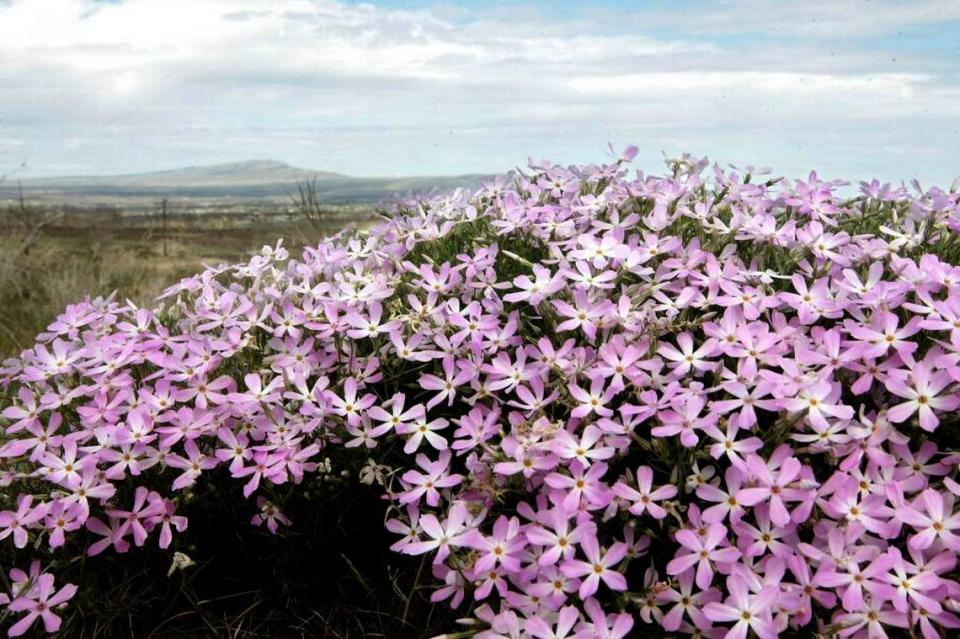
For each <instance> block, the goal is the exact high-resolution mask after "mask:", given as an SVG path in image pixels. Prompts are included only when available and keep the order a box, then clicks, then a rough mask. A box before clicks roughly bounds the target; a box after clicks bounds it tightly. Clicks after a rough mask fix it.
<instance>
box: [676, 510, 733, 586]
mask: <svg viewBox="0 0 960 639" xmlns="http://www.w3.org/2000/svg"><path fill="white" fill-rule="evenodd" d="M676 540H677V543H679V544H680V545H681V546H682V547H683V548H684V549H686V550H687V551H688V552H687V553H686V554H678V555H677V556H676V557H675V558H673V559H672V560H670V563H668V564H667V573H668V574H671V575H679V574H681V573H683V572H686V571H687V570H690V569H691V568H693V567H694V566H696V567H697V586H698V587H700V588H701V589H706V588H709V587H710V582H711V581H713V571H714V565H715V564H730V563H733V562H735V561H736V560H737V559H739V558H740V551H739V550H737V549H736V548H734V547H732V546H725V547H721V546H720V544H721V543H724V542H726V540H727V528H726V526H724V525H723V524H710V525H709V526H708V527H707V530H706V534H704V535H703V536H701V535H698V534H697V533H696V532H695V531H693V530H690V529H688V528H684V529H681V530H678V531H677V533H676Z"/></svg>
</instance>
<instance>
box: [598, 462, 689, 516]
mask: <svg viewBox="0 0 960 639" xmlns="http://www.w3.org/2000/svg"><path fill="white" fill-rule="evenodd" d="M651 488H653V470H652V469H651V468H650V467H649V466H641V467H639V468H637V488H636V489H634V488H632V487H630V486H628V485H627V484H625V483H623V482H622V481H618V482H617V483H616V484H614V486H613V493H614V494H615V495H616V496H617V497H619V498H620V499H623V500H624V501H627V502H631V503H630V508H629V510H630V513H631V514H633V515H636V516H638V517H639V516H640V515H642V514H643V513H644V512H648V513H650V516H651V517H653V518H654V519H663V518H664V517H666V516H667V511H666V510H664V509H663V507H662V506H660V505H659V504H657V503H656V502H658V501H662V500H664V499H670V498H671V497H675V496H676V494H677V487H676V486H673V485H670V484H668V485H666V486H661V487H660V488H657V489H656V490H651Z"/></svg>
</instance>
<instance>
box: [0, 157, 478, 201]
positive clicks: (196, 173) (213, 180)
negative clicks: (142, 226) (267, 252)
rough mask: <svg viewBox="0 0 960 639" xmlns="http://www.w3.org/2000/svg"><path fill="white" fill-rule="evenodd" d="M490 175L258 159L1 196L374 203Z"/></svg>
mask: <svg viewBox="0 0 960 639" xmlns="http://www.w3.org/2000/svg"><path fill="white" fill-rule="evenodd" d="M486 177H488V176H486V175H480V174H467V175H457V176H410V177H379V178H365V177H353V176H349V175H343V174H340V173H334V172H331V171H317V170H313V169H304V168H300V167H296V166H293V165H290V164H288V163H286V162H282V161H279V160H273V159H252V160H242V161H239V162H226V163H220V164H207V165H192V166H185V167H179V168H174V169H164V170H159V171H148V172H141V173H124V174H117V175H64V176H55V177H40V178H25V179H20V180H17V179H15V178H8V179H7V180H6V182H5V183H4V182H0V196H8V197H9V196H11V195H14V194H16V193H19V192H21V191H22V192H23V193H25V194H33V195H44V196H55V197H58V198H67V197H69V196H72V195H73V196H84V197H90V196H121V197H138V196H140V197H157V196H170V197H187V198H191V197H193V198H204V197H236V198H272V197H278V196H284V195H289V194H290V193H291V192H292V193H296V192H297V186H298V185H299V184H302V183H304V182H309V183H312V184H313V185H314V187H315V193H316V195H317V197H318V198H320V199H323V200H325V201H330V202H337V201H371V200H377V199H380V198H382V197H383V196H385V195H388V194H390V193H396V192H405V191H426V190H430V189H432V188H435V187H436V188H440V189H452V188H455V187H458V186H462V187H466V188H477V187H479V186H480V183H481V182H482V181H483V180H484V179H485V178H486Z"/></svg>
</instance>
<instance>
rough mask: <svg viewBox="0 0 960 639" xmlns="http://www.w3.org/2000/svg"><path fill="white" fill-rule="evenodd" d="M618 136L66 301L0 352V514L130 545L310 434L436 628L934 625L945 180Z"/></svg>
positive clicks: (769, 631) (947, 274)
mask: <svg viewBox="0 0 960 639" xmlns="http://www.w3.org/2000/svg"><path fill="white" fill-rule="evenodd" d="M635 153H636V149H634V148H632V147H631V148H629V149H627V150H626V151H625V152H624V153H623V154H622V155H621V156H620V157H618V158H616V159H613V160H611V161H610V162H609V163H608V164H605V165H600V166H581V167H569V168H565V167H561V166H557V165H553V164H550V163H545V162H544V163H534V162H531V167H530V170H529V171H528V172H526V173H521V172H518V173H516V174H513V175H511V176H505V177H501V178H498V179H496V180H495V181H493V182H491V183H490V184H488V185H486V186H485V187H484V188H483V189H482V190H481V191H479V192H478V193H475V194H467V193H462V192H458V193H455V194H453V195H452V196H447V197H437V198H432V199H425V200H409V201H402V202H400V203H398V204H397V206H396V208H395V210H393V211H392V214H391V215H390V216H388V219H386V220H385V221H384V222H383V223H381V224H379V225H378V226H376V227H375V228H372V229H369V230H365V231H351V232H344V233H341V234H340V235H338V236H336V237H333V238H331V239H329V240H326V241H324V242H323V243H322V244H320V245H319V246H316V247H312V248H308V249H306V250H305V251H304V253H303V256H302V258H301V259H300V260H293V259H290V258H289V256H288V254H287V251H286V250H285V249H283V248H282V246H280V245H278V246H277V247H276V248H267V249H264V251H263V252H262V254H260V255H258V256H256V257H254V258H253V259H252V260H251V261H250V262H249V263H248V264H243V265H237V266H229V267H227V266H223V267H217V268H208V269H207V270H205V271H204V272H202V273H200V274H199V275H197V276H196V277H192V278H189V279H187V280H184V281H183V282H181V283H179V284H178V285H176V286H174V287H173V288H171V289H169V291H168V292H167V293H166V294H165V298H164V299H165V301H164V302H163V305H161V306H160V307H158V308H156V309H152V310H150V309H145V308H137V307H135V306H133V305H131V304H129V303H128V304H121V303H118V302H116V301H115V300H113V299H95V300H87V301H85V302H82V303H79V304H76V305H73V306H71V307H69V308H68V309H67V310H66V312H65V313H64V314H63V315H61V316H60V317H59V318H57V320H56V321H55V322H54V323H52V324H51V325H50V326H49V328H48V330H47V332H46V333H44V334H42V335H40V336H39V338H38V341H37V344H36V346H35V347H34V348H33V349H32V350H29V351H26V352H24V353H23V354H22V356H21V358H20V359H18V360H16V361H10V362H8V363H7V364H6V366H5V368H4V370H3V372H2V375H4V378H3V379H4V387H5V389H6V391H5V392H7V394H8V396H9V398H10V399H11V401H10V402H9V403H7V405H6V407H5V408H4V410H3V416H4V418H5V419H6V420H7V425H6V427H5V428H4V433H5V435H4V439H5V442H4V443H3V445H2V448H0V457H2V458H3V460H4V464H5V465H4V468H5V469H6V470H5V471H4V475H3V481H4V483H5V484H6V485H7V486H9V488H8V490H7V494H8V495H9V497H8V499H9V500H11V503H10V504H9V507H8V509H7V510H5V511H4V512H2V513H0V539H2V538H5V537H9V538H10V540H9V541H7V542H4V543H12V544H14V545H15V546H16V547H17V548H26V547H27V546H28V545H31V544H37V547H39V545H40V544H41V543H42V544H46V545H49V547H51V548H57V547H59V546H61V545H63V544H64V540H65V538H66V537H68V536H70V537H74V536H79V537H80V538H82V539H85V540H87V541H86V543H87V544H88V545H87V548H88V550H87V552H88V553H89V554H91V555H94V554H97V553H100V552H102V551H104V550H106V549H108V548H112V549H113V550H114V551H116V552H120V553H122V552H126V551H128V549H129V548H130V546H131V545H133V546H142V545H143V544H145V543H147V542H148V541H150V540H151V539H153V543H159V545H160V546H161V547H164V548H166V547H168V546H170V545H171V542H172V540H173V538H174V535H175V533H180V532H182V531H184V530H185V528H186V526H187V521H186V519H185V518H184V517H182V516H180V515H178V514H177V506H178V503H179V501H178V500H179V495H181V494H183V493H184V492H185V491H190V490H191V487H193V486H194V485H195V484H196V483H197V482H200V481H203V478H204V476H208V475H209V474H211V473H226V474H229V475H230V476H232V477H234V478H236V480H237V481H238V491H241V490H242V493H243V495H244V496H247V497H251V499H252V498H254V497H256V506H255V507H254V506H253V505H251V514H252V515H253V522H254V523H255V524H259V525H265V526H268V527H269V528H270V530H272V531H276V530H277V529H278V527H279V526H281V525H290V524H291V522H290V521H289V520H288V519H287V518H286V517H285V516H284V515H283V514H282V512H281V508H280V507H281V506H282V504H280V505H278V504H275V503H274V502H273V501H271V499H270V498H269V497H270V495H269V491H270V488H271V486H273V485H276V484H284V483H288V482H292V483H294V484H300V483H301V482H305V481H310V479H311V477H315V476H316V475H317V474H318V473H323V472H329V471H330V464H329V458H330V457H331V456H333V455H334V453H336V454H337V455H339V457H337V459H339V460H341V463H347V462H346V461H344V460H350V459H354V460H355V462H356V464H355V466H356V468H357V469H359V479H360V480H361V481H364V482H367V483H380V484H382V485H383V486H384V492H385V495H386V499H387V500H388V502H389V504H390V505H389V508H390V511H391V514H390V515H389V521H388V523H387V527H388V528H389V530H390V531H392V532H394V533H396V534H397V535H398V540H397V542H396V543H395V544H394V546H393V549H394V550H396V551H398V552H401V553H406V554H410V555H423V554H426V555H428V556H429V557H431V558H432V566H433V573H434V576H435V577H436V578H437V580H438V587H437V589H436V591H435V593H434V599H435V600H436V601H442V600H449V603H450V604H451V605H452V606H455V607H458V606H460V605H461V604H462V602H463V601H464V600H465V599H468V600H470V601H472V602H474V603H475V604H476V605H475V607H473V608H472V613H471V619H469V620H465V623H466V625H465V628H466V630H464V631H463V632H464V633H465V634H464V636H466V635H472V636H476V637H478V638H480V639H490V638H494V637H534V638H537V639H547V638H561V637H581V638H585V637H604V638H615V637H624V636H626V635H627V634H628V633H629V632H630V631H631V628H633V629H634V631H637V630H639V629H641V628H642V627H643V626H644V624H657V625H659V626H661V627H662V628H663V629H665V630H666V631H671V632H673V631H676V632H679V633H682V634H691V635H697V636H702V637H731V638H732V637H745V636H747V634H748V633H749V632H753V633H755V634H756V635H757V636H759V637H761V638H763V639H770V638H772V637H776V636H778V635H779V634H781V633H783V632H786V631H787V630H788V629H794V630H798V631H800V632H801V633H802V634H805V635H806V636H811V634H812V633H813V632H822V633H824V634H826V635H839V636H842V637H851V636H853V637H879V636H884V635H885V634H886V633H893V634H896V633H898V632H900V633H909V634H910V635H911V636H916V635H917V634H918V633H922V634H923V635H924V636H925V637H927V638H928V639H932V638H933V637H938V636H942V635H944V634H946V635H950V634H952V633H955V632H957V630H955V629H956V628H960V617H958V616H957V614H956V613H957V611H958V609H960V582H958V580H957V572H956V553H957V552H960V511H957V510H955V502H956V498H957V496H960V485H958V484H957V482H956V481H954V477H955V476H956V473H957V464H958V461H960V454H957V453H954V452H952V448H951V446H953V445H954V444H955V443H956V442H957V441H958V439H960V438H958V437H957V424H958V419H957V417H956V413H955V412H954V411H955V409H956V408H957V407H958V405H960V268H958V267H957V266H954V265H953V263H951V260H953V261H955V260H956V257H957V256H958V255H960V241H958V240H957V238H958V234H957V231H958V230H960V196H958V194H956V193H952V192H945V191H943V190H941V189H937V188H932V189H929V190H926V191H924V190H921V189H920V187H919V185H914V186H915V191H916V193H915V194H910V192H908V190H907V189H906V188H903V187H901V188H891V187H890V186H889V185H880V184H879V183H877V182H872V183H861V185H860V193H859V195H855V196H851V197H850V199H847V200H843V199H841V197H840V195H838V190H839V189H840V188H841V187H842V186H843V185H842V184H841V183H837V182H825V181H823V180H820V179H819V178H818V177H817V176H816V175H815V174H811V175H810V177H809V179H807V180H805V181H804V180H798V181H795V182H789V181H784V180H779V179H765V178H760V180H761V181H759V182H757V179H758V177H757V175H758V173H757V172H756V171H753V170H752V169H748V170H746V171H745V172H743V173H740V172H738V170H736V169H733V170H726V169H722V168H721V167H719V166H713V167H710V168H708V164H707V162H706V161H705V160H696V159H692V158H689V157H684V158H681V159H679V160H675V161H671V162H669V163H668V168H669V171H668V173H667V174H666V175H665V176H662V177H653V176H647V175H644V174H643V173H639V172H638V173H635V174H632V175H630V174H628V172H627V168H626V167H627V162H629V160H631V159H632V158H633V156H634V155H635ZM361 466H362V468H361ZM160 480H162V481H160ZM160 486H162V488H161V487H160ZM121 496H123V498H122V499H121ZM295 523H296V522H293V525H295ZM11 581H12V583H13V591H12V592H11V593H10V594H9V597H6V599H5V601H4V604H5V605H6V606H7V607H8V609H9V611H11V612H13V613H20V612H25V613H26V616H24V617H22V619H21V620H20V621H18V622H17V623H16V624H15V625H14V626H13V627H12V628H11V629H10V634H11V635H16V634H19V633H22V632H24V631H25V630H26V629H27V628H28V627H29V626H30V624H32V623H33V622H34V620H35V619H37V618H40V619H42V621H43V622H44V624H45V625H46V628H47V630H54V629H56V627H57V625H58V623H59V622H58V620H57V617H56V616H55V615H54V614H53V612H51V608H55V607H57V606H60V605H63V604H64V602H66V601H67V600H68V599H69V598H70V597H71V596H72V594H73V591H74V590H75V589H74V588H73V586H67V587H66V588H64V589H62V590H59V591H56V590H55V588H54V586H53V576H52V574H51V573H49V572H42V571H41V570H40V569H39V567H38V566H37V565H34V567H33V568H31V571H30V573H29V574H28V573H25V572H22V571H14V572H13V573H11Z"/></svg>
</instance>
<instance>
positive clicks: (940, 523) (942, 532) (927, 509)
mask: <svg viewBox="0 0 960 639" xmlns="http://www.w3.org/2000/svg"><path fill="white" fill-rule="evenodd" d="M953 504H954V497H953V495H951V494H950V493H947V494H946V495H944V494H943V493H941V492H939V491H937V490H934V489H932V488H928V489H926V490H924V491H923V492H922V493H920V496H919V497H918V498H917V499H916V501H915V502H914V503H913V504H902V505H901V506H899V507H898V508H897V517H898V518H899V519H901V520H903V521H904V522H905V523H907V524H908V525H910V526H912V527H913V528H915V529H916V530H918V531H919V532H918V533H917V534H915V535H913V536H911V537H910V539H909V541H908V543H909V545H910V548H914V549H917V550H926V549H927V548H929V547H930V546H932V545H933V542H934V541H936V540H938V539H939V540H940V542H941V543H942V544H943V545H944V547H946V548H949V549H950V550H952V551H954V552H956V553H960V536H958V535H957V534H955V533H954V531H955V530H960V512H957V513H955V512H953Z"/></svg>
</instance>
